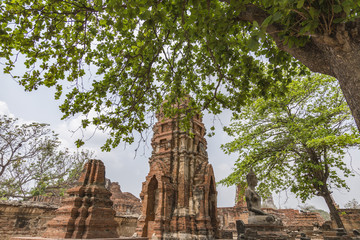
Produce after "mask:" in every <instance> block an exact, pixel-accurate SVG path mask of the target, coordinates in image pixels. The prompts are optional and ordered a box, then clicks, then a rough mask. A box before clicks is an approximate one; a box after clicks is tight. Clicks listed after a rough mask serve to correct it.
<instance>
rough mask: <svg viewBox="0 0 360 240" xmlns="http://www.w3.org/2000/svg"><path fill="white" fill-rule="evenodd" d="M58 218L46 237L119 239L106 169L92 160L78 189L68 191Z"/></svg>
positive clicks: (49, 227) (81, 178) (53, 220)
mask: <svg viewBox="0 0 360 240" xmlns="http://www.w3.org/2000/svg"><path fill="white" fill-rule="evenodd" d="M67 193H68V194H69V197H68V198H66V199H64V200H63V202H62V206H61V207H60V208H59V209H58V210H57V212H56V215H57V216H56V217H55V218H54V219H52V220H50V221H49V222H48V226H47V230H46V232H45V233H44V237H46V238H55V239H59V238H75V239H76V238H78V239H93V238H117V237H118V234H117V231H116V227H117V222H116V221H115V220H114V216H115V211H114V210H113V209H112V208H111V207H112V204H113V203H112V201H111V200H110V196H111V193H110V191H109V190H107V189H106V188H105V166H104V164H103V162H102V161H100V160H89V161H88V162H87V163H86V164H85V166H84V169H83V171H82V173H81V176H80V178H79V180H78V182H77V185H76V187H73V188H71V189H69V190H68V191H67Z"/></svg>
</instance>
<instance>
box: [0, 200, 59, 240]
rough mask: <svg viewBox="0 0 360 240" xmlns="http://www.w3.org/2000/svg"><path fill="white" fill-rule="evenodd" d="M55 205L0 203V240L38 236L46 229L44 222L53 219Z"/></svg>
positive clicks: (15, 202)
mask: <svg viewBox="0 0 360 240" xmlns="http://www.w3.org/2000/svg"><path fill="white" fill-rule="evenodd" d="M57 208H58V206H57V205H53V204H44V203H34V202H17V201H0V239H1V240H7V239H9V238H10V237H11V236H16V235H17V236H25V235H28V236H38V235H40V234H41V233H43V232H44V231H45V229H46V222H47V221H48V220H50V219H52V218H54V217H55V210H56V209H57Z"/></svg>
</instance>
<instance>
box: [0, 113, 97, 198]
mask: <svg viewBox="0 0 360 240" xmlns="http://www.w3.org/2000/svg"><path fill="white" fill-rule="evenodd" d="M59 148H60V141H59V139H58V137H57V135H56V134H55V133H54V132H52V131H51V130H50V129H49V128H48V125H47V124H40V123H31V124H18V123H17V119H14V118H10V117H7V116H5V115H1V116H0V197H1V198H24V199H26V198H29V197H31V196H34V195H45V194H47V195H53V196H59V195H61V194H62V193H63V192H64V190H66V188H68V187H69V186H71V185H72V184H74V183H75V181H76V180H77V179H78V177H79V176H80V172H81V171H82V167H83V164H84V162H85V161H86V160H88V159H90V158H91V156H92V155H93V153H92V152H90V151H86V150H82V151H78V152H74V153H71V152H70V151H69V150H68V149H64V150H61V149H59Z"/></svg>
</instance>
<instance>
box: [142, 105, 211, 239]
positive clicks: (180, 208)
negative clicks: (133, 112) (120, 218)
mask: <svg viewBox="0 0 360 240" xmlns="http://www.w3.org/2000/svg"><path fill="white" fill-rule="evenodd" d="M184 104H186V102H184ZM181 107H184V106H180V108H181ZM157 118H158V122H157V123H156V124H155V126H154V128H153V130H154V136H153V138H152V143H151V145H152V147H153V152H152V156H151V158H150V160H149V164H150V171H149V174H148V175H147V177H146V181H145V182H144V183H143V187H142V192H141V194H140V197H141V199H142V215H141V217H140V218H139V222H138V229H137V232H138V235H139V236H143V237H153V236H156V237H157V238H159V239H195V238H203V239H209V238H214V237H215V236H216V235H217V225H218V223H217V208H216V196H217V192H216V184H215V177H214V173H213V169H212V167H211V165H210V164H209V163H208V157H207V152H206V145H207V143H206V140H205V138H204V135H205V127H204V124H203V123H202V120H201V118H200V116H197V117H195V118H193V119H192V120H191V125H192V126H191V130H190V131H191V132H192V133H193V135H190V134H188V133H187V132H184V131H182V130H181V129H180V128H179V122H178V121H177V119H176V118H173V119H168V118H164V116H163V114H162V113H161V112H160V113H159V114H158V115H157Z"/></svg>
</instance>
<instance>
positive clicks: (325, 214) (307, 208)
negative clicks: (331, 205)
mask: <svg viewBox="0 0 360 240" xmlns="http://www.w3.org/2000/svg"><path fill="white" fill-rule="evenodd" d="M298 207H299V208H300V209H301V210H300V211H303V212H317V213H319V214H320V216H321V217H322V218H323V219H324V220H325V221H330V220H331V218H330V214H329V213H328V212H326V211H324V210H322V209H317V208H315V207H314V206H312V205H307V204H305V205H302V206H298Z"/></svg>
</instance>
